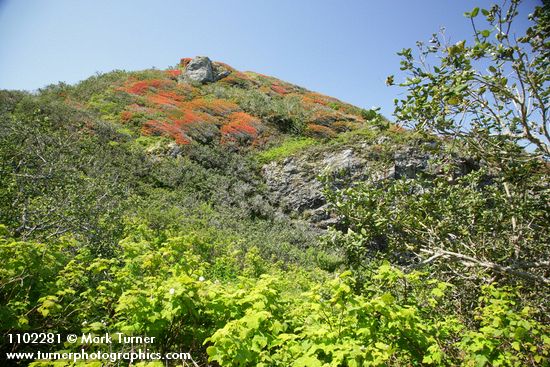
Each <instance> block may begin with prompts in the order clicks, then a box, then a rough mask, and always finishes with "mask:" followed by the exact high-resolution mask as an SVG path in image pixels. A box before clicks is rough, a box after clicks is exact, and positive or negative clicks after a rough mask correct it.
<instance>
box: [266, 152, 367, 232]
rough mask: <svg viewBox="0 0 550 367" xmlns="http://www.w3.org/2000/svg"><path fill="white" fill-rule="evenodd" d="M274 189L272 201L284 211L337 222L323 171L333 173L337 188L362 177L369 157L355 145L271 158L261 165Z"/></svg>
mask: <svg viewBox="0 0 550 367" xmlns="http://www.w3.org/2000/svg"><path fill="white" fill-rule="evenodd" d="M262 172H263V176H264V178H265V180H266V183H267V186H268V188H269V190H270V193H271V201H272V202H273V203H274V204H276V205H278V206H279V207H280V208H281V209H282V210H283V212H285V213H286V214H288V215H291V216H295V217H298V216H299V217H302V218H304V219H306V220H308V221H310V222H311V223H313V224H315V225H316V226H318V227H321V228H326V227H327V226H329V225H331V224H334V223H336V219H335V218H332V217H331V216H330V215H329V213H328V211H327V209H328V208H327V202H326V199H325V196H324V195H323V183H322V182H321V181H320V180H319V176H320V175H328V176H330V177H331V178H332V179H333V180H332V182H334V185H335V188H336V187H341V186H344V185H346V183H349V182H351V181H360V180H364V179H366V178H367V176H368V174H369V167H368V161H367V160H365V159H363V158H361V157H359V156H358V155H357V154H356V153H355V152H354V150H353V149H343V150H340V151H337V152H330V153H328V152H326V153H320V154H318V155H315V156H294V157H289V158H286V159H285V160H284V161H282V162H271V163H269V164H267V165H265V166H264V167H263V169H262Z"/></svg>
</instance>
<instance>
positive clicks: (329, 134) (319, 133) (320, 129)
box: [306, 124, 336, 139]
mask: <svg viewBox="0 0 550 367" xmlns="http://www.w3.org/2000/svg"><path fill="white" fill-rule="evenodd" d="M306 135H307V136H311V137H314V138H322V139H328V138H333V137H335V136H336V132H334V130H332V129H331V128H330V127H326V126H322V125H316V124H308V125H307V129H306Z"/></svg>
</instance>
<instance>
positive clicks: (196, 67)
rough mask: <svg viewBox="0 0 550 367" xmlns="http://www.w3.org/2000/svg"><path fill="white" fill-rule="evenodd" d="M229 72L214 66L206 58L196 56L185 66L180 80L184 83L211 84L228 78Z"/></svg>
mask: <svg viewBox="0 0 550 367" xmlns="http://www.w3.org/2000/svg"><path fill="white" fill-rule="evenodd" d="M230 73H231V72H230V71H229V70H224V69H222V68H220V67H219V65H218V66H217V65H215V64H213V63H212V61H211V60H210V59H209V58H208V57H206V56H197V57H195V58H194V59H193V60H191V61H190V62H189V64H187V66H186V68H185V72H184V73H183V74H182V77H181V79H182V80H183V81H186V82H194V83H201V84H206V83H212V82H215V81H217V80H220V79H222V78H225V77H226V76H228V75H229V74H230Z"/></svg>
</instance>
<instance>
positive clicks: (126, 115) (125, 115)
mask: <svg viewBox="0 0 550 367" xmlns="http://www.w3.org/2000/svg"><path fill="white" fill-rule="evenodd" d="M132 117H134V113H133V112H132V111H122V112H121V113H120V120H121V121H122V122H128V121H130V120H131V119H132Z"/></svg>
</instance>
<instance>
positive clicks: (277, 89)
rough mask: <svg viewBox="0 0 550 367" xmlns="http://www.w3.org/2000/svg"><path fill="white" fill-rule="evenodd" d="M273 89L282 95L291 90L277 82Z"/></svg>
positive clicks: (272, 86)
mask: <svg viewBox="0 0 550 367" xmlns="http://www.w3.org/2000/svg"><path fill="white" fill-rule="evenodd" d="M271 90H272V91H274V92H275V93H277V94H281V95H284V94H287V93H289V91H288V90H287V89H286V88H285V87H283V86H281V85H279V84H276V83H274V84H272V85H271Z"/></svg>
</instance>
